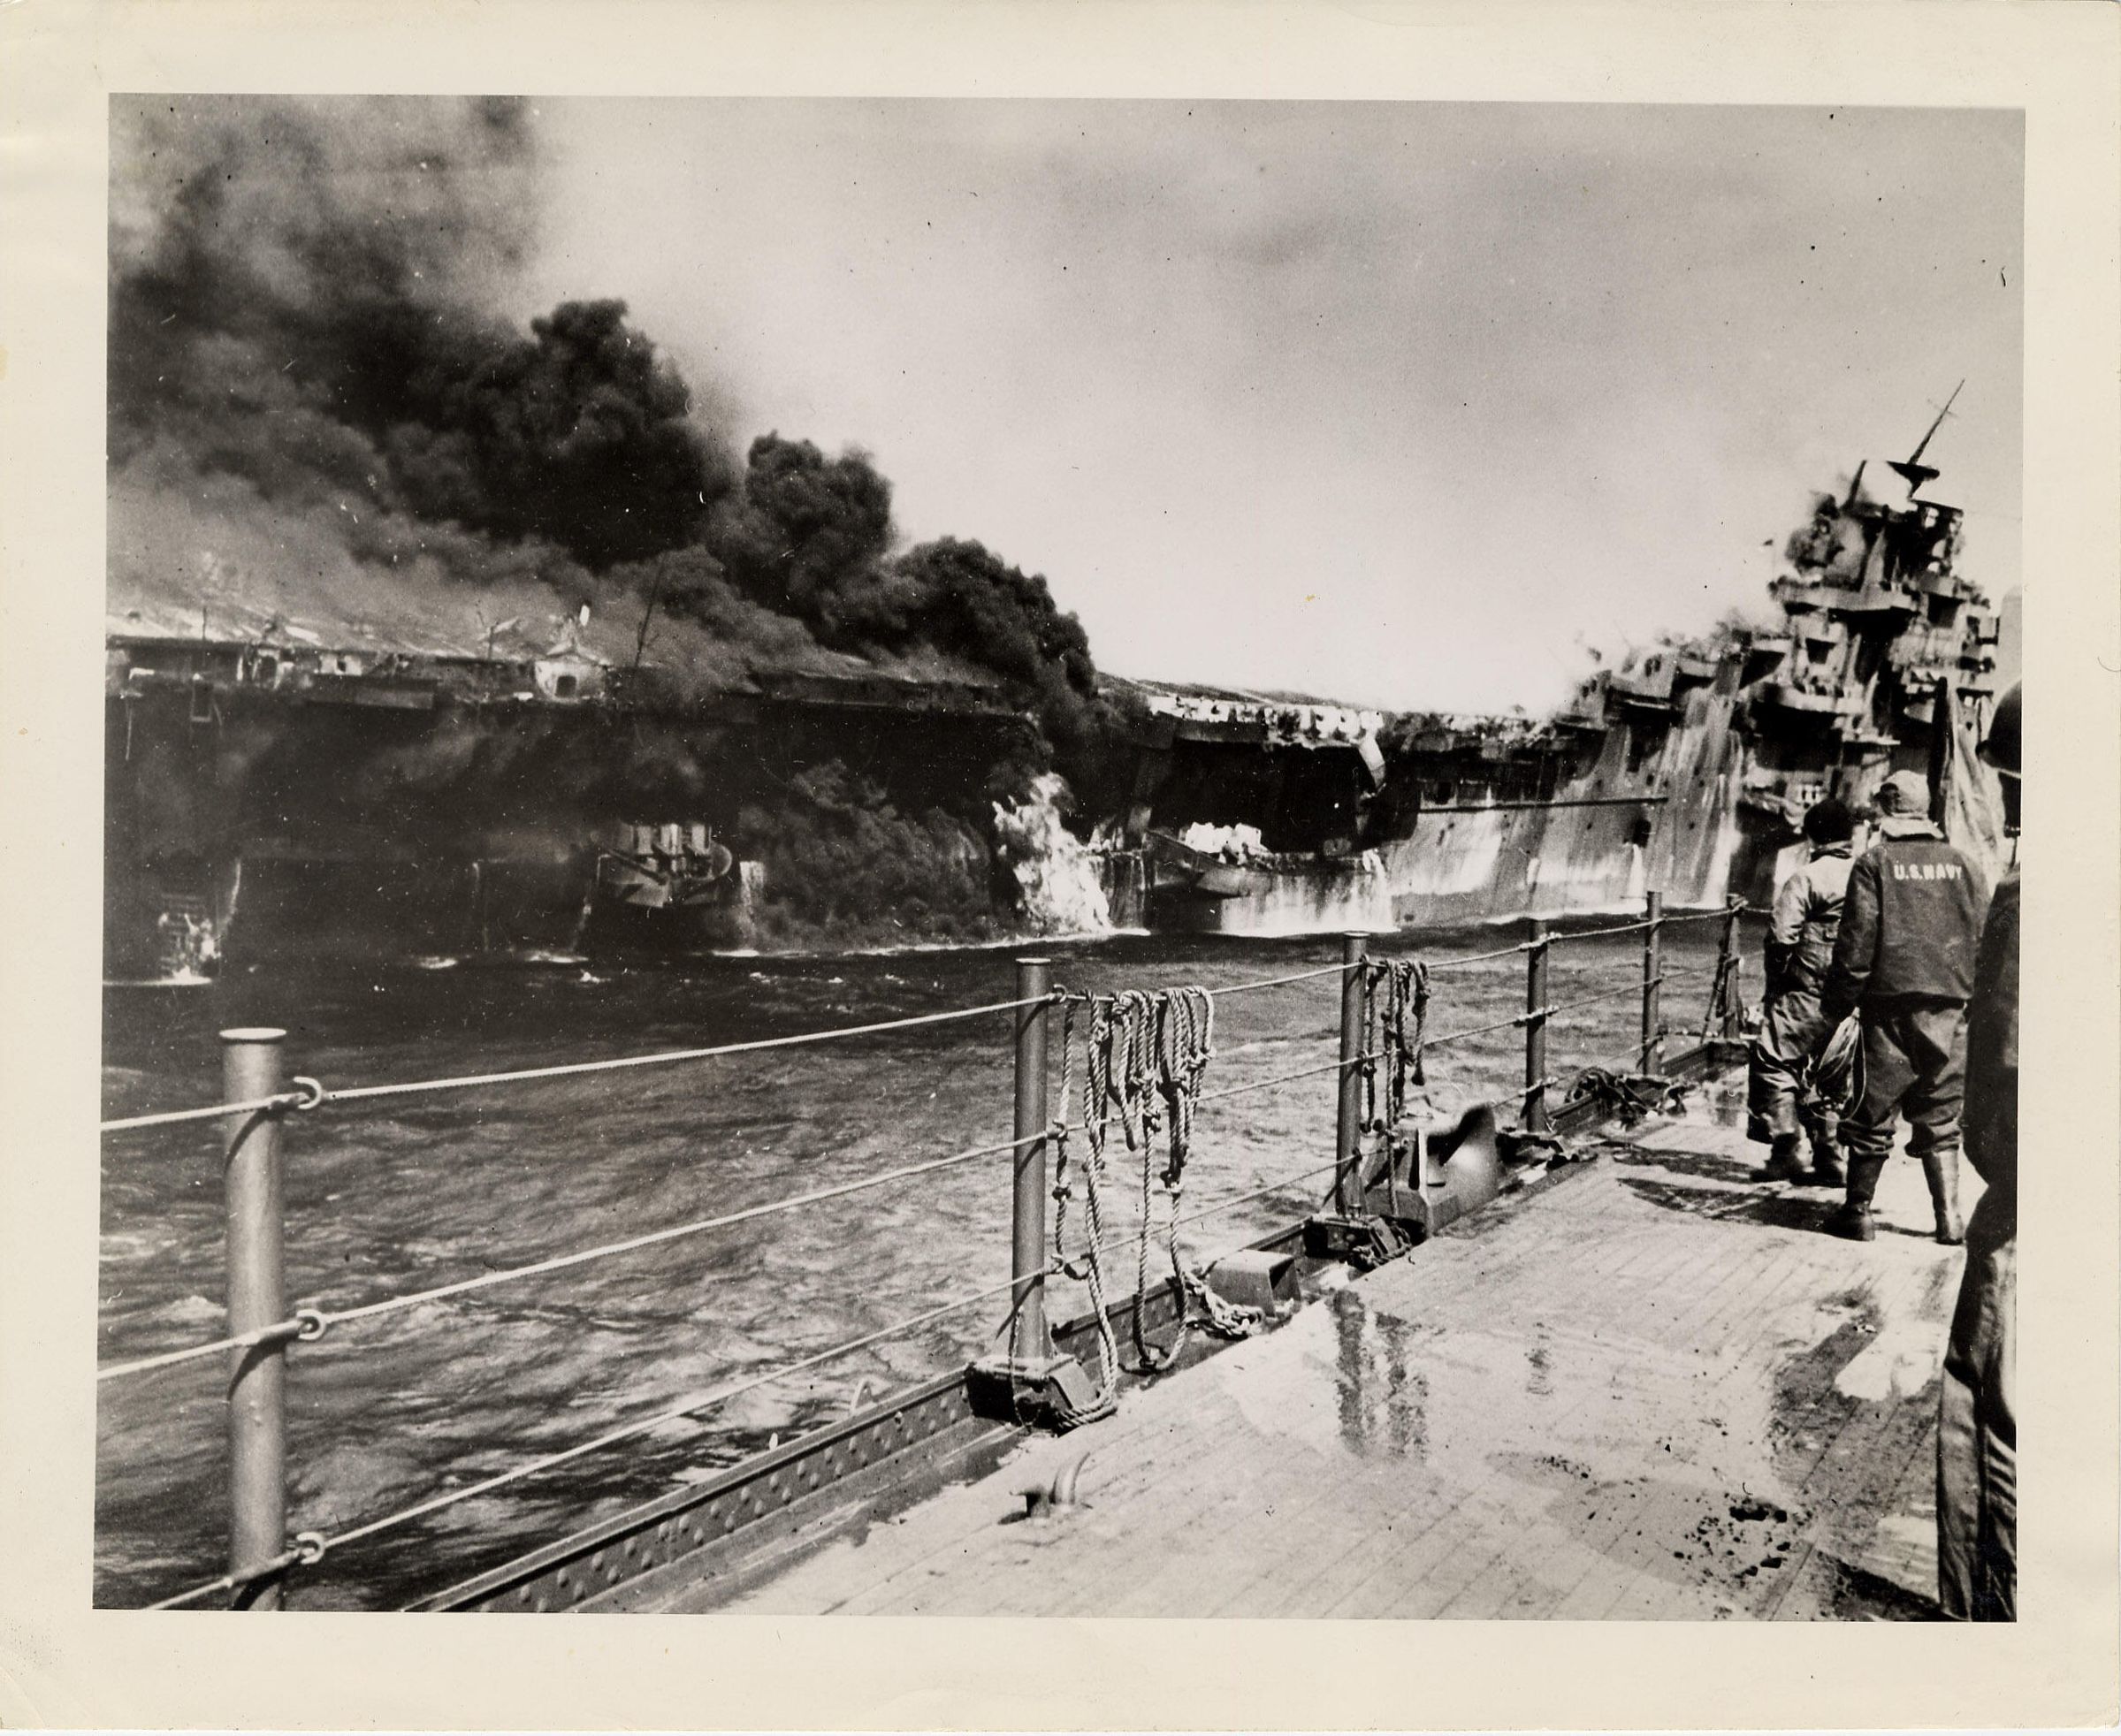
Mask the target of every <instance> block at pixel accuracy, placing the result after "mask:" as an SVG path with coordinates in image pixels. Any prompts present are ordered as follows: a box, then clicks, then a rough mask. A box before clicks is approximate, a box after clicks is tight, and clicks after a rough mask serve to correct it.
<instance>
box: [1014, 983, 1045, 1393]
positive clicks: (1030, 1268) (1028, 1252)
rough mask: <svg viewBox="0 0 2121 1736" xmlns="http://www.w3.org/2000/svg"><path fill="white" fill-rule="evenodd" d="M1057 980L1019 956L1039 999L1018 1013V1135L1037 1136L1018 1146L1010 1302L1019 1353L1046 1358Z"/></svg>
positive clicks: (1021, 988) (1022, 997) (1025, 986)
mask: <svg viewBox="0 0 2121 1736" xmlns="http://www.w3.org/2000/svg"><path fill="white" fill-rule="evenodd" d="M1051 986H1052V981H1051V976H1050V971H1049V964H1048V962H1047V961H1046V960H1045V959H1042V958H1019V960H1017V992H1016V998H1017V999H1018V1000H1019V1001H1037V1002H1038V1003H1039V1004H1038V1005H1037V1006H1035V1007H1019V1008H1018V1009H1017V1017H1016V1085H1017V1089H1016V1137H1017V1138H1019V1139H1031V1140H1032V1143H1031V1144H1029V1145H1021V1146H1018V1147H1017V1148H1016V1164H1015V1169H1016V1197H1015V1201H1014V1205H1013V1207H1012V1210H1011V1218H1010V1224H1011V1230H1010V1243H1009V1275H1010V1279H1011V1290H1010V1293H1009V1295H1010V1302H1011V1306H1013V1307H1014V1308H1015V1309H1016V1321H1017V1327H1016V1332H1017V1336H1016V1338H1015V1341H1014V1342H1015V1345H1016V1353H1017V1355H1018V1357H1019V1358H1020V1359H1024V1360H1026V1361H1042V1360H1043V1359H1046V1358H1048V1357H1050V1356H1051V1355H1052V1354H1053V1340H1052V1335H1051V1333H1050V1332H1049V1329H1048V1328H1047V1324H1046V1277H1045V1268H1046V1189H1047V1181H1046V1141H1045V1139H1044V1138H1042V1137H1041V1138H1036V1139H1033V1138H1032V1136H1033V1135H1034V1134H1038V1135H1041V1136H1042V1135H1043V1134H1044V1133H1045V1131H1046V1127H1047V1119H1046V1028H1047V1022H1048V1019H1049V1016H1050V1014H1051V1012H1052V1008H1051V1006H1050V1005H1049V1003H1048V1002H1047V1001H1046V1000H1045V998H1044V997H1045V996H1046V995H1047V994H1049V992H1050V989H1051Z"/></svg>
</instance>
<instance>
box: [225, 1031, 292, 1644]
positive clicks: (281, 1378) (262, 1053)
mask: <svg viewBox="0 0 2121 1736" xmlns="http://www.w3.org/2000/svg"><path fill="white" fill-rule="evenodd" d="M286 1034H287V1033H286V1032H284V1031H275V1030H271V1029H269V1028H260V1027H252V1028H246V1029H242V1030H234V1031H224V1032H222V1033H221V1045H222V1047H221V1083H222V1088H223V1090H224V1092H225V1093H226V1094H225V1097H224V1099H223V1100H224V1101H225V1102H230V1103H239V1102H244V1101H248V1100H251V1099H253V1098H258V1097H273V1096H277V1095H278V1094H279V1093H281V1092H283V1091H285V1090H286V1066H285V1059H284V1056H283V1055H282V1054H281V1050H280V1043H281V1041H282V1039H285V1038H286ZM225 1125H226V1141H227V1154H226V1167H225V1169H224V1171H223V1186H224V1192H225V1199H226V1206H227V1214H228V1253H227V1261H228V1329H229V1332H230V1334H231V1335H232V1336H233V1335H235V1334H240V1333H244V1332H255V1331H256V1330H258V1329H260V1328H262V1327H268V1326H274V1325H277V1324H278V1322H280V1321H284V1320H285V1319H286V1318H287V1296H286V1272H285V1268H284V1264H283V1260H282V1252H281V1226H280V1118H279V1115H278V1113H276V1112H275V1111H273V1110H270V1109H266V1110H257V1109H251V1110H247V1111H244V1112H242V1113H240V1114H237V1115H230V1116H229V1117H228V1119H227V1122H226V1124H225ZM286 1372H287V1345H286V1340H285V1339H274V1340H271V1341H270V1342H268V1343H265V1344H252V1345H249V1346H248V1347H243V1348H239V1349H237V1350H234V1351H230V1352H229V1374H228V1496H229V1515H228V1572H229V1575H230V1577H231V1578H233V1579H235V1580H242V1578H243V1576H244V1575H245V1574H248V1573H255V1572H258V1571H259V1569H261V1568H262V1567H263V1566H265V1565H266V1564H268V1563H270V1562H272V1561H274V1560H277V1559H278V1557H279V1556H280V1555H281V1554H282V1553H283V1552H284V1551H285V1550H286V1547H287V1488H286V1461H287V1418H286ZM284 1602H285V1593H284V1587H283V1583H282V1580H281V1579H280V1576H279V1575H278V1574H277V1573H276V1574H271V1575H268V1576H267V1577H265V1578H263V1579H257V1580H250V1581H249V1582H248V1583H247V1584H239V1586H238V1588H237V1589H236V1592H235V1607H236V1608H238V1609H240V1610H278V1609H279V1608H281V1607H282V1605H283V1603H284Z"/></svg>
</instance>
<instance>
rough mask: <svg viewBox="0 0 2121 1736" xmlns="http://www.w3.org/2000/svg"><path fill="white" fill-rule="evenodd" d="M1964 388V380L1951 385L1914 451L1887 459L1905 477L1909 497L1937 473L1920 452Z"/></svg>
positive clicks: (1923, 451) (1927, 445)
mask: <svg viewBox="0 0 2121 1736" xmlns="http://www.w3.org/2000/svg"><path fill="white" fill-rule="evenodd" d="M1965 390H1966V382H1965V380H1961V381H1960V382H1959V383H1958V385H1955V386H1954V387H1952V389H1951V396H1950V397H1949V398H1947V399H1946V400H1944V407H1943V408H1942V409H1941V410H1939V411H1938V412H1937V419H1936V421H1934V422H1933V423H1930V425H1929V431H1928V432H1927V433H1926V434H1925V435H1924V436H1923V437H1922V438H1920V439H1919V440H1918V441H1916V442H1915V449H1914V451H1912V452H1911V453H1908V455H1907V456H1906V457H1905V458H1904V459H1899V460H1895V461H1889V463H1890V468H1893V469H1895V470H1897V471H1899V473H1900V474H1901V475H1902V476H1905V477H1906V478H1907V491H1908V496H1909V498H1910V499H1913V497H1914V493H1915V491H1916V490H1917V489H1919V488H1920V487H1921V486H1922V484H1923V483H1926V482H1928V481H1930V480H1931V479H1932V478H1933V477H1934V476H1937V475H1938V474H1939V472H1938V471H1937V470H1936V468H1934V466H1932V465H1928V464H1925V463H1924V462H1923V461H1922V454H1923V453H1926V452H1927V451H1928V450H1929V443H1930V442H1931V441H1932V440H1934V439H1935V438H1937V430H1939V429H1940V428H1942V427H1943V426H1944V418H1945V417H1946V416H1948V415H1950V414H1951V407H1952V406H1953V405H1954V404H1955V403H1957V401H1958V398H1959V394H1960V393H1961V392H1964V391H1965Z"/></svg>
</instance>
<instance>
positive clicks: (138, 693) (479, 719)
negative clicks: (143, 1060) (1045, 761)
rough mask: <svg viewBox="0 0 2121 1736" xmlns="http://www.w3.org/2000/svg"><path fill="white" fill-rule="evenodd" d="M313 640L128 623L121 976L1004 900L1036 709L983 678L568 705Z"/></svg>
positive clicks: (980, 928) (113, 957)
mask: <svg viewBox="0 0 2121 1736" xmlns="http://www.w3.org/2000/svg"><path fill="white" fill-rule="evenodd" d="M326 658H329V659H332V661H333V663H334V665H336V664H337V663H338V662H339V661H340V658H339V656H338V654H332V653H317V652H305V651H301V650H299V649H291V648H287V647H284V646H283V647H279V648H276V649H274V650H272V651H270V652H268V651H265V650H263V648H261V647H259V646H258V645H256V644H249V645H240V644H220V643H212V642H208V641H200V642H197V643H190V642H183V643H179V642H164V643H147V642H139V641H134V642H125V641H114V642H113V644H112V650H111V674H110V677H109V704H108V710H107V719H106V723H107V736H106V755H105V840H104V842H105V879H104V963H105V974H106V977H107V978H109V979H111V980H113V981H122V982H134V981H144V982H158V981H166V980H171V979H174V978H187V977H190V976H202V977H208V978H210V977H211V976H212V975H213V974H215V973H216V972H217V971H220V970H222V969H224V968H248V966H249V965H251V964H254V963H262V962H268V961H280V960H291V959H302V958H312V957H316V958H323V957H351V958H363V959H366V958H374V959H384V960H399V961H424V962H428V963H434V962H438V961H442V960H448V959H455V960H460V961H464V962H469V961H473V960H481V959H484V960H492V959H509V958H529V957H547V956H552V957H567V956H577V955H581V954H584V953H590V954H593V953H596V952H599V951H609V952H614V953H687V952H698V951H705V950H719V949H724V948H733V947H745V946H752V945H772V944H776V943H786V944H794V945H814V944H819V943H820V941H826V940H831V939H833V938H835V937H839V938H845V939H849V940H852V941H854V942H855V943H859V942H860V941H862V940H866V938H868V935H869V933H870V931H871V930H873V929H874V928H882V929H885V930H887V931H888V932H889V933H890V934H892V935H895V936H896V935H903V934H908V933H910V934H911V935H912V938H916V939H922V938H929V937H931V936H933V935H940V937H942V938H950V937H952V936H953V935H954V934H957V933H969V934H971V935H973V936H980V935H983V934H984V933H987V932H989V931H990V930H992V929H993V928H995V927H996V926H997V925H999V924H1000V923H1002V922H1003V920H1005V919H1006V917H1007V916H1008V914H1009V912H1008V909H1007V905H1006V899H1005V895H1004V894H1003V893H1002V892H1000V891H999V890H998V889H997V884H996V882H997V879H998V878H999V871H998V869H997V864H996V857H995V850H994V846H993V840H992V836H991V824H992V820H991V817H992V814H993V811H994V804H993V801H992V797H991V795H990V791H991V789H992V788H994V787H995V786H996V784H997V783H1003V784H1006V782H1007V781H1008V780H1010V778H1011V776H1012V775H1013V772H1012V768H1013V767H1014V766H1015V765H1018V764H1019V758H1020V756H1021V754H1022V751H1023V746H1024V741H1025V737H1026V725H1025V722H1024V720H1023V719H1022V718H1021V717H1020V716H1019V714H1017V713H1016V712H1012V711H1011V710H1008V709H1007V708H1005V707H1003V706H1001V705H998V704H995V703H993V702H992V701H991V700H988V699H986V698H984V697H980V696H976V695H975V696H972V697H965V696H962V695H959V694H957V693H955V692H953V691H952V690H951V689H949V688H948V687H947V686H946V685H938V686H937V687H935V688H933V689H919V690H915V691H912V692H910V693H909V692H904V691H901V690H899V689H900V688H903V687H904V684H903V683H901V684H899V687H898V688H893V687H890V686H889V685H888V684H885V683H881V682H871V683H866V684H855V683H850V682H842V683H840V684H838V686H837V687H836V688H835V687H833V686H831V685H830V684H828V683H823V682H817V683H813V684H812V687H811V688H808V689H803V690H800V691H791V692H789V693H782V694H770V695H761V694H751V695H736V696H729V697H724V698H721V699H719V700H715V701H711V702H702V703H698V704H692V705H690V706H688V707H684V708H682V709H671V708H668V707H660V708H659V707H654V706H651V705H647V704H635V703H629V701H628V700H627V699H626V698H625V697H623V696H622V695H621V696H614V695H612V694H610V693H608V692H606V693H602V694H599V696H598V697H595V698H594V699H592V700H589V701H586V702H583V701H577V702H576V703H552V702H549V701H542V700H541V698H540V697H539V696H538V694H537V692H536V690H535V689H532V688H530V681H531V676H530V673H529V672H527V671H526V672H523V674H522V676H521V679H520V681H519V680H518V678H517V674H516V672H514V671H511V670H508V669H507V668H505V667H503V668H500V669H489V668H487V667H485V666H472V667H468V668H463V669H455V670H453V669H450V668H446V667H441V668H437V667H429V666H420V665H418V664H417V663H416V662H415V661H414V660H412V659H403V658H400V659H394V660H393V665H392V666H387V667H384V668H377V667H375V666H366V667H361V668H359V669H358V671H357V672H352V671H348V670H342V669H341V668H340V667H337V666H333V667H332V668H331V669H329V670H328V671H320V670H319V669H318V668H317V666H316V665H317V662H318V661H320V660H322V659H326ZM343 660H344V661H345V662H346V663H347V664H349V665H351V664H354V663H355V661H356V659H355V657H354V656H353V655H352V654H347V656H346V657H345V658H344V659H343ZM522 689H530V690H528V691H524V690H522ZM813 689H815V690H813ZM872 689H876V690H872ZM644 820H645V821H646V822H649V823H641V822H643V821H644Z"/></svg>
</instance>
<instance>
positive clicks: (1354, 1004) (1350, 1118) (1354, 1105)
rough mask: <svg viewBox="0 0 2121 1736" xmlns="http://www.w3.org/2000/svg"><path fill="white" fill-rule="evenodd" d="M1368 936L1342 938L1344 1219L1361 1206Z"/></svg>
mask: <svg viewBox="0 0 2121 1736" xmlns="http://www.w3.org/2000/svg"><path fill="white" fill-rule="evenodd" d="M1368 957H1369V935H1367V934H1362V933H1354V932H1352V931H1351V932H1350V933H1346V934H1343V935H1342V936H1341V937H1340V1111H1339V1119H1338V1122H1337V1123H1336V1126H1335V1131H1334V1142H1333V1160H1334V1161H1333V1209H1334V1210H1335V1211H1336V1212H1339V1214H1342V1215H1343V1216H1346V1215H1347V1214H1350V1213H1353V1212H1355V1211H1358V1210H1360V1209H1361V1207H1362V1177H1361V1176H1359V1175H1358V1174H1357V1173H1356V1171H1357V1169H1359V1168H1360V1167H1361V1164H1362V1067H1361V1065H1360V1064H1359V1063H1360V1062H1361V1059H1362V988H1363V985H1362V966H1363V963H1364V961H1365V960H1366V959H1368Z"/></svg>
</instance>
